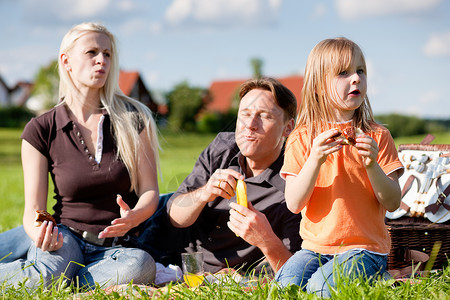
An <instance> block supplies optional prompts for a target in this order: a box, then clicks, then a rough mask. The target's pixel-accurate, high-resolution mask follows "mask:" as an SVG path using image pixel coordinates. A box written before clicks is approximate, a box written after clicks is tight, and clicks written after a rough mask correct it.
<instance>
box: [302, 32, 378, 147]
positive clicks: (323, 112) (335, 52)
mask: <svg viewBox="0 0 450 300" xmlns="http://www.w3.org/2000/svg"><path fill="white" fill-rule="evenodd" d="M357 58H361V60H362V62H363V67H364V72H366V61H365V58H364V54H363V53H362V50H361V48H360V47H359V46H358V45H357V44H356V43H354V42H352V41H351V40H349V39H346V38H343V37H340V38H334V39H326V40H323V41H321V42H320V43H318V44H317V45H316V46H315V47H314V48H313V50H312V51H311V53H310V54H309V56H308V60H307V62H306V68H305V75H304V81H303V88H302V93H301V102H300V106H299V111H298V116H297V125H296V127H299V126H303V127H306V130H307V134H308V139H309V141H310V143H309V145H312V141H313V139H314V138H315V137H316V136H317V135H318V134H319V133H321V132H323V131H325V130H328V129H331V127H332V126H333V125H332V124H333V123H335V122H336V120H335V116H334V113H333V105H332V103H333V102H334V101H333V100H332V99H331V97H330V95H329V94H328V88H327V83H326V78H327V76H328V77H330V76H336V75H337V74H339V73H340V72H342V71H344V70H347V69H348V68H349V67H350V66H351V64H352V63H353V62H354V61H355V60H356V59H357ZM373 122H374V117H373V112H372V108H371V106H370V103H369V99H368V97H367V94H366V96H365V97H364V101H363V103H362V104H361V106H360V107H358V108H357V109H356V110H355V114H354V115H353V125H354V126H356V127H358V128H361V129H362V130H363V131H364V132H369V131H370V130H371V123H373Z"/></svg>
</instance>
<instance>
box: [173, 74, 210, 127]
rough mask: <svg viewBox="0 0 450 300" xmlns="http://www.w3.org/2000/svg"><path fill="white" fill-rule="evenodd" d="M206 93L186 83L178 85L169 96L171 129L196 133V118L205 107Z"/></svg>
mask: <svg viewBox="0 0 450 300" xmlns="http://www.w3.org/2000/svg"><path fill="white" fill-rule="evenodd" d="M206 93H207V91H206V90H205V89H203V88H199V87H191V86H189V84H188V83H187V82H186V81H184V82H181V83H179V84H177V85H176V86H175V87H174V89H173V90H172V91H171V92H169V93H168V95H167V99H168V101H169V127H170V129H173V130H180V129H183V130H188V131H194V130H195V128H196V120H195V117H196V115H197V113H198V112H199V111H200V109H201V108H202V107H203V104H204V99H205V97H206Z"/></svg>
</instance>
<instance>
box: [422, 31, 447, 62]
mask: <svg viewBox="0 0 450 300" xmlns="http://www.w3.org/2000/svg"><path fill="white" fill-rule="evenodd" d="M423 51H424V53H425V54H426V55H428V56H432V57H433V56H440V57H442V56H447V57H449V56H450V31H447V32H443V33H435V34H433V35H431V36H430V38H429V39H428V41H427V43H426V44H425V46H424V48H423Z"/></svg>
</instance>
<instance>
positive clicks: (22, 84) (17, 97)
mask: <svg viewBox="0 0 450 300" xmlns="http://www.w3.org/2000/svg"><path fill="white" fill-rule="evenodd" d="M33 87H34V84H33V83H30V82H26V81H19V82H17V83H16V84H15V85H14V86H13V87H12V88H10V87H8V85H7V84H6V82H5V81H4V80H3V79H2V78H1V76H0V106H24V105H25V103H26V102H27V100H28V98H30V95H31V91H32V90H33Z"/></svg>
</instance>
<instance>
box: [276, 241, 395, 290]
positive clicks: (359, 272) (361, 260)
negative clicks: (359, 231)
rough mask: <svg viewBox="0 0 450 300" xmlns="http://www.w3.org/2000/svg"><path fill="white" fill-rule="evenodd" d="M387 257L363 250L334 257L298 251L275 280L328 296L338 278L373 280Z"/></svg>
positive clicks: (384, 264) (303, 250)
mask: <svg viewBox="0 0 450 300" xmlns="http://www.w3.org/2000/svg"><path fill="white" fill-rule="evenodd" d="M387 259H388V256H387V255H377V254H374V253H371V252H369V251H367V250H364V249H352V250H349V251H346V252H343V253H340V254H336V255H322V254H319V253H315V252H312V251H309V250H305V249H302V250H300V251H297V252H296V253H295V254H294V255H293V256H292V257H291V258H289V260H288V261H287V262H286V263H285V264H284V265H283V266H282V267H281V269H280V270H279V271H278V272H277V274H276V275H275V280H276V281H278V282H279V283H280V284H281V285H282V286H287V285H289V284H296V285H298V286H300V287H301V288H302V289H303V290H304V291H307V292H308V293H315V294H316V295H318V296H319V297H323V298H329V297H331V290H332V289H333V288H334V287H335V286H336V284H337V283H338V282H339V280H340V279H343V280H344V282H345V279H344V278H350V279H352V278H356V277H358V276H363V277H364V278H367V279H369V280H370V279H373V278H374V277H376V275H382V274H383V273H384V272H385V270H386V266H387Z"/></svg>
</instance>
